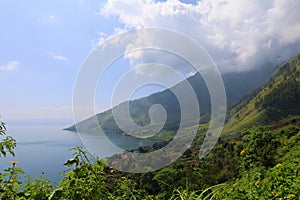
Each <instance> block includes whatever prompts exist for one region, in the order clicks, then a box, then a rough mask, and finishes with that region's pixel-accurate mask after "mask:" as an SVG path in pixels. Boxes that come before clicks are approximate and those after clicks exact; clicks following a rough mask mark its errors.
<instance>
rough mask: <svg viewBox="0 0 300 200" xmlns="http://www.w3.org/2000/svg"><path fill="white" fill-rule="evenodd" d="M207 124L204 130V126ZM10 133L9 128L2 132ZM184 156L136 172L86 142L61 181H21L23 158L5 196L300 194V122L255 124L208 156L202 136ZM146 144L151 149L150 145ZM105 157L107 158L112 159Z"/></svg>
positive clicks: (2, 178) (8, 178) (0, 194)
mask: <svg viewBox="0 0 300 200" xmlns="http://www.w3.org/2000/svg"><path fill="white" fill-rule="evenodd" d="M204 130H205V129H201V130H199V133H200V135H201V132H202V131H204ZM2 133H4V131H3V132H2ZM197 138H198V139H197V140H195V141H194V143H193V146H192V147H191V148H190V150H188V151H187V152H186V153H185V154H184V155H183V156H182V157H181V158H180V159H178V160H177V161H176V162H174V163H172V164H171V165H170V166H168V167H165V168H163V169H161V170H158V171H155V172H151V173H144V174H130V173H124V172H119V171H116V170H114V169H112V168H109V167H107V166H106V165H105V164H103V162H101V161H100V160H91V159H90V158H89V157H88V156H87V155H86V152H84V151H83V149H82V148H81V147H75V148H74V149H73V151H74V157H73V158H71V159H69V160H68V161H67V162H66V163H65V165H66V166H69V167H70V170H69V172H66V173H64V174H63V177H64V178H63V180H62V181H61V182H60V183H59V184H58V185H56V186H54V185H51V184H49V181H47V180H45V179H44V178H43V177H42V176H41V177H40V178H37V179H33V178H31V177H28V180H27V181H21V179H20V175H21V174H23V173H24V172H23V171H22V170H21V169H20V168H17V167H16V166H17V164H18V162H11V164H12V166H11V167H10V168H8V169H5V170H4V171H3V172H1V174H0V186H1V189H0V199H280V198H281V199H298V198H299V197H300V176H299V175H300V174H299V173H300V167H299V166H300V149H299V148H300V145H299V143H300V125H299V124H290V125H287V126H284V127H281V128H278V129H276V130H270V128H269V127H255V128H253V129H246V130H244V131H243V132H242V133H241V135H240V136H238V137H236V136H234V137H228V136H226V137H222V138H221V139H220V140H219V142H218V144H217V145H216V146H215V148H214V149H213V151H212V152H211V153H210V154H209V155H208V156H207V157H205V158H203V159H201V160H199V158H198V157H197V152H198V148H199V146H198V144H199V143H201V140H202V139H203V137H197ZM144 150H145V149H144ZM104 162H107V160H106V161H105V160H104Z"/></svg>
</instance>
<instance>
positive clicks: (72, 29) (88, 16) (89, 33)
mask: <svg viewBox="0 0 300 200" xmlns="http://www.w3.org/2000/svg"><path fill="white" fill-rule="evenodd" d="M100 3H101V2H99V1H84V2H83V1H74V0H64V1H60V0H59V1H58V0H57V1H1V2H0V26H1V31H0V45H1V48H0V55H1V56H0V66H2V69H3V70H1V71H0V90H1V91H2V92H1V93H2V95H1V105H0V111H1V115H2V116H3V118H4V119H6V118H8V119H18V118H26V119H30V118H45V119H46V118H60V117H61V118H70V117H71V116H72V115H71V112H70V106H71V105H72V91H73V83H74V81H75V78H76V74H77V72H78V70H79V67H80V65H81V63H82V62H83V61H84V59H85V58H86V57H87V56H88V54H89V52H90V51H91V50H92V48H93V45H94V44H95V43H97V40H98V38H99V37H100V35H101V34H103V33H106V34H111V33H113V31H114V27H115V25H116V19H114V18H113V17H112V18H109V19H107V18H105V17H104V16H101V15H99V14H96V13H97V12H99V5H100ZM9 66H11V67H9ZM60 114H61V116H60Z"/></svg>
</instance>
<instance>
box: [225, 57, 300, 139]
mask: <svg viewBox="0 0 300 200" xmlns="http://www.w3.org/2000/svg"><path fill="white" fill-rule="evenodd" d="M298 115H300V54H298V55H296V56H294V57H293V58H291V59H290V60H288V61H287V62H285V63H284V64H283V65H282V66H281V67H280V68H278V69H277V70H276V71H275V72H274V73H273V75H272V76H271V77H270V79H269V81H268V82H267V84H266V85H265V86H264V87H263V88H262V89H259V90H256V91H255V92H253V93H252V94H251V95H249V96H248V97H245V98H244V99H243V100H242V101H240V102H239V103H238V104H237V105H236V106H234V107H233V109H231V111H230V116H231V117H230V120H229V121H228V123H227V124H226V125H225V127H224V133H227V132H235V131H240V130H241V129H243V128H249V127H251V126H253V125H268V124H272V123H275V122H278V121H280V120H283V119H285V118H287V117H290V118H293V117H295V116H298Z"/></svg>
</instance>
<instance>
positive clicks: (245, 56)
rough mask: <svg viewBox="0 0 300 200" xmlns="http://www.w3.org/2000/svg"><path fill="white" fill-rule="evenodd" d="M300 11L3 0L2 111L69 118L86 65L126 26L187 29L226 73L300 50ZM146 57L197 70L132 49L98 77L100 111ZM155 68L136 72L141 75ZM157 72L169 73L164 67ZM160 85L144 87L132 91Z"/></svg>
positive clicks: (224, 1)
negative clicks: (123, 78) (76, 85)
mask: <svg viewBox="0 0 300 200" xmlns="http://www.w3.org/2000/svg"><path fill="white" fill-rule="evenodd" d="M299 10H300V1H298V0H265V1H261V0H252V1H248V0H239V1H233V0H201V1H196V0H194V1H192V0H190V1H189V0H184V1H183V0H182V1H179V0H167V1H162V0H160V1H154V0H107V1H104V0H52V1H32V0H28V1H16V0H9V1H8V0H3V1H0V30H1V31H0V91H1V99H0V115H1V116H2V119H3V120H10V119H72V117H73V113H72V94H73V90H74V82H75V81H76V77H77V74H78V72H79V70H80V67H81V65H82V63H83V62H84V61H85V59H86V58H87V56H88V55H89V54H90V52H91V51H92V50H93V49H94V48H96V47H97V46H98V45H99V44H101V42H103V41H105V40H106V39H109V38H111V37H112V36H113V35H115V34H118V33H121V32H124V31H126V30H132V29H138V28H143V27H158V28H166V29H170V30H175V31H178V32H180V33H183V34H185V35H187V36H188V37H190V38H192V39H194V40H195V41H197V42H198V43H199V44H201V45H202V46H203V47H204V49H205V50H206V51H207V52H208V54H209V55H210V56H211V57H212V59H213V60H214V62H215V63H216V64H217V66H218V68H219V70H220V71H221V72H222V73H229V72H242V71H248V70H253V69H257V68H259V67H261V66H262V65H263V64H262V63H267V62H271V63H273V64H274V65H277V64H279V63H281V62H282V61H284V60H286V59H288V58H289V57H291V56H293V55H295V54H297V53H299V52H300V20H299V19H300V12H299ZM146 39H147V38H146ZM148 40H150V41H151V40H153V38H151V37H149V38H148ZM136 42H139V41H138V40H137V41H136ZM149 62H150V63H151V62H155V63H166V64H170V65H171V64H172V66H173V67H174V69H176V70H178V71H180V72H181V73H183V74H186V75H187V76H188V75H190V74H192V73H193V71H192V70H191V69H189V68H187V67H186V66H185V65H178V64H174V63H180V61H177V60H176V58H174V57H172V56H170V55H162V53H161V52H153V51H148V52H147V51H141V52H139V53H138V54H128V55H126V56H125V57H124V58H122V59H121V60H120V61H117V62H115V63H114V64H113V65H112V67H111V68H110V70H109V71H108V75H107V76H105V77H103V79H102V80H101V81H100V82H99V84H100V86H103V87H100V86H99V90H98V92H97V94H96V97H95V99H96V105H95V107H96V108H95V110H96V112H100V111H104V110H106V109H108V108H109V107H110V106H111V104H110V101H109V96H110V94H111V91H112V89H113V86H114V84H115V83H116V82H117V80H118V78H119V77H120V76H122V75H123V74H125V73H126V72H128V71H130V70H131V69H133V68H135V67H137V66H139V65H141V64H143V63H149ZM153 73H154V72H153V71H152V70H151V69H150V68H148V69H147V68H143V69H139V70H135V76H140V77H143V76H152V75H153ZM154 74H155V75H159V76H165V77H166V78H167V79H170V80H171V79H172V78H171V77H170V75H168V74H164V72H163V71H159V70H158V71H155V73H154ZM158 89H162V88H160V87H151V86H149V87H145V88H144V89H142V90H140V91H137V92H136V95H135V97H140V96H143V95H146V94H149V93H151V92H153V91H155V90H158Z"/></svg>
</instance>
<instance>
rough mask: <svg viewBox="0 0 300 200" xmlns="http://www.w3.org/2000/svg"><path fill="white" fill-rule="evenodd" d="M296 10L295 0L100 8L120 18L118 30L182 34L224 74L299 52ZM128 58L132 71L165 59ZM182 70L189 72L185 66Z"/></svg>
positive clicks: (146, 0) (137, 2)
mask: <svg viewBox="0 0 300 200" xmlns="http://www.w3.org/2000/svg"><path fill="white" fill-rule="evenodd" d="M299 10H300V1H298V0H284V1H282V0H265V1H261V0H253V1H247V0H239V1H229V0H202V1H198V2H197V3H196V4H187V3H183V2H181V1H179V0H167V1H158V2H157V1H153V0H108V1H107V3H106V4H104V5H103V7H101V13H102V14H103V15H106V16H117V17H118V19H119V21H120V24H121V25H120V27H119V28H120V29H132V28H141V27H161V28H167V29H171V30H176V31H179V32H182V33H184V34H186V35H187V36H189V37H191V38H193V39H195V40H196V41H197V42H198V43H199V44H200V45H202V46H203V47H204V48H205V49H206V50H207V51H208V53H209V54H210V55H211V56H212V58H213V60H214V61H215V62H216V64H217V65H218V67H219V68H220V70H221V71H222V72H228V71H247V70H251V69H253V68H255V67H257V66H258V65H260V64H261V63H265V62H271V61H272V62H273V64H278V63H280V62H282V61H283V60H285V59H287V58H289V57H291V56H292V55H294V54H296V53H298V52H299V51H300V21H299V19H300V13H299ZM166 40H167V38H166ZM127 58H129V59H130V63H131V65H132V66H133V67H134V66H136V65H139V64H141V63H144V62H147V63H149V62H156V63H157V62H158V63H161V62H163V63H164V64H168V62H166V59H167V58H168V56H166V55H161V56H160V53H159V52H158V53H156V54H155V53H154V52H148V53H147V52H139V53H138V54H137V53H135V54H132V55H131V56H130V55H128V56H127ZM171 60H172V61H171ZM172 63H174V58H173V57H172V56H170V63H169V64H170V65H171V64H172ZM182 71H184V72H186V73H189V72H188V71H189V70H188V69H185V68H184V67H183V69H182ZM139 73H142V72H139ZM145 73H148V72H145Z"/></svg>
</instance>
